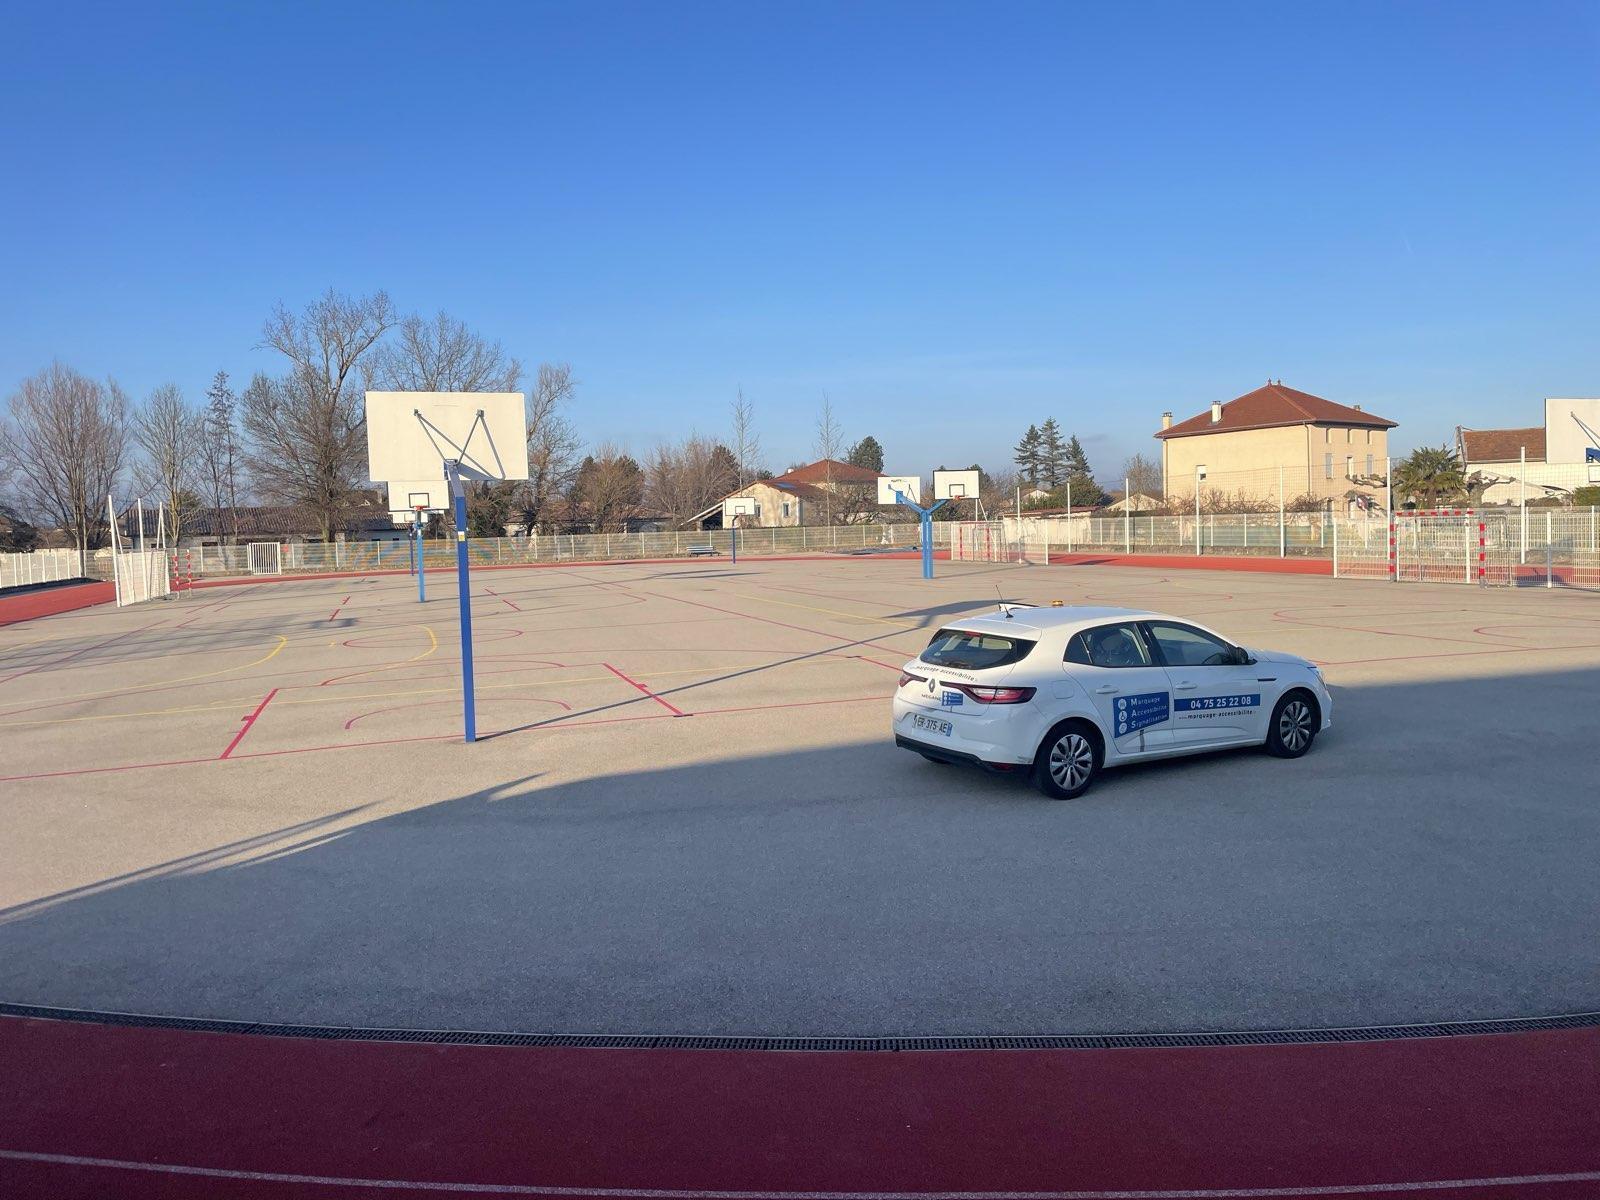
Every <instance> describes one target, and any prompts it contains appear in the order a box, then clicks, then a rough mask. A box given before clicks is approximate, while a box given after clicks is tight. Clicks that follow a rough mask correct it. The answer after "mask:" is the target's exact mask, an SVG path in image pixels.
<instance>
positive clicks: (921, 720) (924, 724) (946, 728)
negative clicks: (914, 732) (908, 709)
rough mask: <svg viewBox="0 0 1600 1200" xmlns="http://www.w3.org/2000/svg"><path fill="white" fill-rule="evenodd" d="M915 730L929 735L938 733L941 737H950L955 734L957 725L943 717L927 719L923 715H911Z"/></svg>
mask: <svg viewBox="0 0 1600 1200" xmlns="http://www.w3.org/2000/svg"><path fill="white" fill-rule="evenodd" d="M911 726H912V728H913V729H922V730H926V731H927V732H928V733H937V734H938V735H939V736H940V737H949V736H950V735H951V734H952V733H954V732H955V728H956V727H955V725H953V724H952V723H951V722H949V721H946V720H944V719H943V718H942V717H925V716H923V715H922V714H921V713H913V714H912V715H911Z"/></svg>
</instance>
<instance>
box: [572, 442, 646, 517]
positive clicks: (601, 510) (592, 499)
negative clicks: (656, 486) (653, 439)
mask: <svg viewBox="0 0 1600 1200" xmlns="http://www.w3.org/2000/svg"><path fill="white" fill-rule="evenodd" d="M644 482H645V480H644V470H643V468H642V467H640V466H639V464H638V463H637V462H636V461H634V459H633V458H631V457H630V456H629V455H627V454H624V453H623V452H622V451H621V450H619V449H617V448H616V447H615V446H612V445H609V444H606V445H602V446H598V447H596V448H595V452H594V453H593V454H591V455H589V456H588V457H587V458H585V459H584V460H583V465H582V466H580V467H579V468H578V473H577V476H576V478H575V480H574V481H573V485H572V500H573V501H574V502H575V505H576V506H581V507H582V508H584V509H586V510H587V511H588V514H589V520H590V526H591V528H592V529H593V530H594V532H596V533H615V532H618V531H620V530H622V529H623V528H625V523H626V521H627V519H628V518H629V517H631V516H634V515H635V514H636V513H637V512H638V511H639V505H640V502H641V501H642V500H643V499H644Z"/></svg>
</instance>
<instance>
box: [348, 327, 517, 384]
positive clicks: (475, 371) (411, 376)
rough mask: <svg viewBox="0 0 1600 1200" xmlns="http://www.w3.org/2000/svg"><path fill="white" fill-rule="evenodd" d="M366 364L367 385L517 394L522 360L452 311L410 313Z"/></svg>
mask: <svg viewBox="0 0 1600 1200" xmlns="http://www.w3.org/2000/svg"><path fill="white" fill-rule="evenodd" d="M396 333H397V336H396V338H395V340H393V341H390V342H387V343H385V344H384V345H381V346H379V347H377V348H376V349H375V350H374V351H373V352H372V354H371V355H370V356H369V358H368V361H367V363H366V364H365V365H364V367H363V371H364V373H365V376H366V379H367V386H368V387H372V388H383V389H388V390H391V391H397V392H514V391H516V390H518V389H519V388H520V387H521V386H522V364H521V363H520V362H518V361H517V360H516V359H515V358H514V357H512V356H511V355H509V354H507V353H506V352H505V349H504V347H502V346H501V345H500V343H499V342H491V341H489V340H487V339H486V338H484V337H482V336H480V335H478V334H476V333H474V332H473V331H472V330H470V329H468V328H467V325H466V322H465V321H459V320H457V319H456V318H455V317H452V316H450V315H449V314H448V313H443V312H441V313H439V314H437V315H436V316H435V317H434V318H433V319H432V320H431V321H429V320H425V319H424V318H422V317H420V316H409V317H407V318H406V319H405V320H403V321H401V322H400V326H399V329H398V330H397V331H396Z"/></svg>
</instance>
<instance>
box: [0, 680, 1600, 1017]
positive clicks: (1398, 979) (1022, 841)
mask: <svg viewBox="0 0 1600 1200" xmlns="http://www.w3.org/2000/svg"><path fill="white" fill-rule="evenodd" d="M1596 695H1600V671H1596V670H1583V671H1570V672H1564V673H1559V674H1548V675H1541V676H1506V675H1503V676H1496V677H1491V678H1482V679H1475V680H1466V681H1459V680H1458V681H1451V682H1437V683H1426V684H1406V685H1389V686H1382V687H1364V688H1351V689H1341V690H1340V691H1339V692H1338V693H1337V710H1336V718H1337V724H1336V727H1335V730H1334V731H1333V732H1332V733H1331V734H1330V735H1327V736H1325V737H1324V739H1323V740H1322V741H1321V742H1320V743H1319V744H1318V746H1317V747H1316V749H1315V750H1314V751H1313V753H1312V754H1311V755H1310V756H1309V757H1308V758H1306V759H1303V760H1300V761H1294V762H1283V761H1279V760H1275V759H1272V758H1269V757H1266V756H1265V755H1262V754H1260V753H1257V752H1252V751H1242V752H1232V753H1227V754H1222V755H1215V756H1210V757H1206V758H1203V759H1191V760H1178V761H1176V762H1171V763H1164V764H1158V765H1152V766H1147V767H1142V768H1137V769H1130V770H1125V771H1121V772H1114V773H1110V774H1108V775H1107V776H1106V777H1105V778H1104V779H1103V780H1102V781H1101V783H1100V784H1099V785H1098V786H1097V787H1096V789H1095V790H1094V791H1093V792H1091V793H1090V794H1089V795H1088V796H1087V797H1085V798H1084V799H1082V800H1079V801H1075V802H1069V803H1051V802H1047V801H1045V800H1043V799H1041V798H1040V797H1038V796H1037V795H1036V794H1035V793H1034V792H1032V791H1031V790H1030V789H1028V788H1027V787H1026V786H1024V785H1023V784H1021V783H1018V782H1016V781H1013V780H1009V779H1005V778H997V777H992V776H985V775H982V774H978V773H975V772H971V771H967V770H965V769H961V768H951V767H939V766H935V765H932V764H929V763H926V762H924V761H922V760H921V759H919V758H917V757H916V756H914V755H911V754H907V753H905V752H904V751H900V750H896V749H895V748H894V747H893V746H892V745H890V744H888V743H887V741H885V740H873V741H871V742H864V743H852V744H847V745H841V746H837V747H832V748H828V749H822V750H803V751H790V750H785V749H782V748H781V743H782V742H783V740H784V735H783V727H782V726H781V725H780V724H777V723H774V725H773V727H772V738H771V740H772V742H773V744H774V748H773V749H772V750H771V751H770V752H769V753H766V754H763V755H759V756H756V757H749V758H741V759H734V760H715V761H709V762H706V763H703V764H700V765H695V766H690V767H682V768H673V769H667V770H661V771H656V772H649V773H629V774H608V775H600V776H597V777H594V778H590V779H585V780H582V781H578V782H568V783H559V784H552V783H549V782H548V781H547V780H544V779H541V778H539V777H529V778H525V779H519V780H516V781H513V782H508V783H506V784H505V785H502V786H500V787H497V788H495V789H493V790H490V791H478V792H473V793H471V794H467V795H460V796H456V797H453V798H447V799H442V800H439V801H437V802H430V801H429V799H428V798H427V797H417V798H415V807H413V808H411V809H410V810H409V811H404V812H401V813H398V814H394V815H388V816H384V817H381V818H379V819H371V820H366V821H365V822H364V823H359V824H356V825H354V826H353V827H350V828H341V829H331V828H330V827H329V825H328V821H317V822H312V823H310V824H308V825H305V826H304V827H290V828H286V829H284V830H282V831H280V833H279V834H278V835H274V836H271V837H268V838H265V839H261V840H260V841H259V842H258V844H255V845H231V846H228V847H219V848H218V852H216V853H214V854H212V855H209V856H205V855H201V856H190V857H189V858H187V859H184V860H181V861H178V862H174V863H171V864H159V865H155V866H152V867H151V868H150V869H147V870H145V871H141V872H137V873H134V874H133V875H130V876H128V877H126V878H121V879H114V880H108V881H106V882H105V883H104V884H101V885H98V886H96V887H93V888H87V889H81V890H79V891H78V892H77V893H75V894H70V895H62V896H58V897H52V898H42V899H41V900H39V901H36V902H33V903H30V904H28V905H23V906H20V907H19V908H17V909H13V910H11V911H10V912H8V913H7V914H4V923H3V924H0V999H4V1000H7V1001H12V1002H19V1003H34V1004H52V1005H60V1006H66V1007H85V1008H100V1009H117V1010H124V1011H140V1012H157V1013H169V1014H182V1015H192V1016H208V1017H220V1018H234V1019H241V1020H270V1021H290V1022H294V1021H304V1022H312V1023H328V1024H350V1025H386V1026H412V1027H420V1028H473V1029H515V1030H526V1031H564V1032H619V1033H718V1034H769V1035H782V1034H787V1035H801V1034H817V1035H823V1034H833V1035H842V1034H856V1035H874V1034H905V1033H918V1034H978V1033H988V1034H994V1033H1077V1032H1104V1031H1132V1030H1191V1029H1228V1028H1258V1029H1259V1028H1284V1027H1295V1026H1328V1025H1355V1024H1379V1023H1393V1022H1406V1021H1424V1020H1443V1019H1466V1018H1488V1017H1509V1016H1528V1015H1536V1014H1549V1013H1555V1012H1561V1011H1574V1010H1580V1009H1592V1008H1596V1007H1600V942H1597V940H1596V938H1595V936H1594V931H1595V929H1596V928H1597V927H1600V872H1597V871H1596V870H1595V869H1594V858H1593V847H1594V846H1595V845H1596V844H1597V843H1600V805H1596V804H1595V802H1594V786H1593V766H1594V733H1593V725H1592V714H1593V712H1594V698H1595V696H1596ZM668 724H674V723H668ZM618 736H619V737H649V736H657V735H656V734H653V733H651V732H650V731H648V730H637V729H626V728H624V729H622V730H621V732H619V733H618ZM531 746H533V747H534V748H532V749H530V756H537V755H540V754H546V753H556V752H558V751H557V750H556V749H555V746H556V743H554V742H540V743H532V744H531ZM339 761H340V766H339V768H338V769H342V770H346V771H365V770H369V769H370V763H369V761H368V760H367V759H366V758H363V757H362V756H361V753H360V752H353V753H351V754H350V755H349V756H348V757H346V758H343V759H341V760H339ZM317 769H318V771H319V772H323V773H324V774H323V775H322V776H321V778H320V780H319V782H320V785H321V786H324V787H327V788H330V789H336V788H337V784H338V780H337V777H336V776H335V777H331V778H330V777H329V776H328V775H327V774H326V772H327V770H328V767H327V766H320V767H318V768H317ZM331 808H332V806H330V811H331ZM361 816H362V814H360V813H352V812H340V813H337V814H336V817H337V819H339V820H349V819H355V820H358V821H359V820H360V819H361ZM129 819H138V818H137V817H136V816H134V815H131V814H130V817H129ZM333 819H335V818H329V820H330V821H331V820H333Z"/></svg>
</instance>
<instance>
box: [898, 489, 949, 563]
mask: <svg viewBox="0 0 1600 1200" xmlns="http://www.w3.org/2000/svg"><path fill="white" fill-rule="evenodd" d="M894 498H895V503H897V504H904V505H905V506H906V507H907V508H909V509H910V510H911V511H912V512H914V513H916V514H917V515H918V516H919V517H921V518H922V577H923V578H924V579H932V578H933V514H934V513H936V512H938V511H939V510H940V509H941V508H943V507H944V506H945V505H946V504H948V503H950V502H949V501H948V500H936V501H934V504H933V507H932V508H923V507H922V505H920V504H913V503H912V502H911V501H910V500H907V499H906V495H905V493H904V492H896V493H895V494H894Z"/></svg>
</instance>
